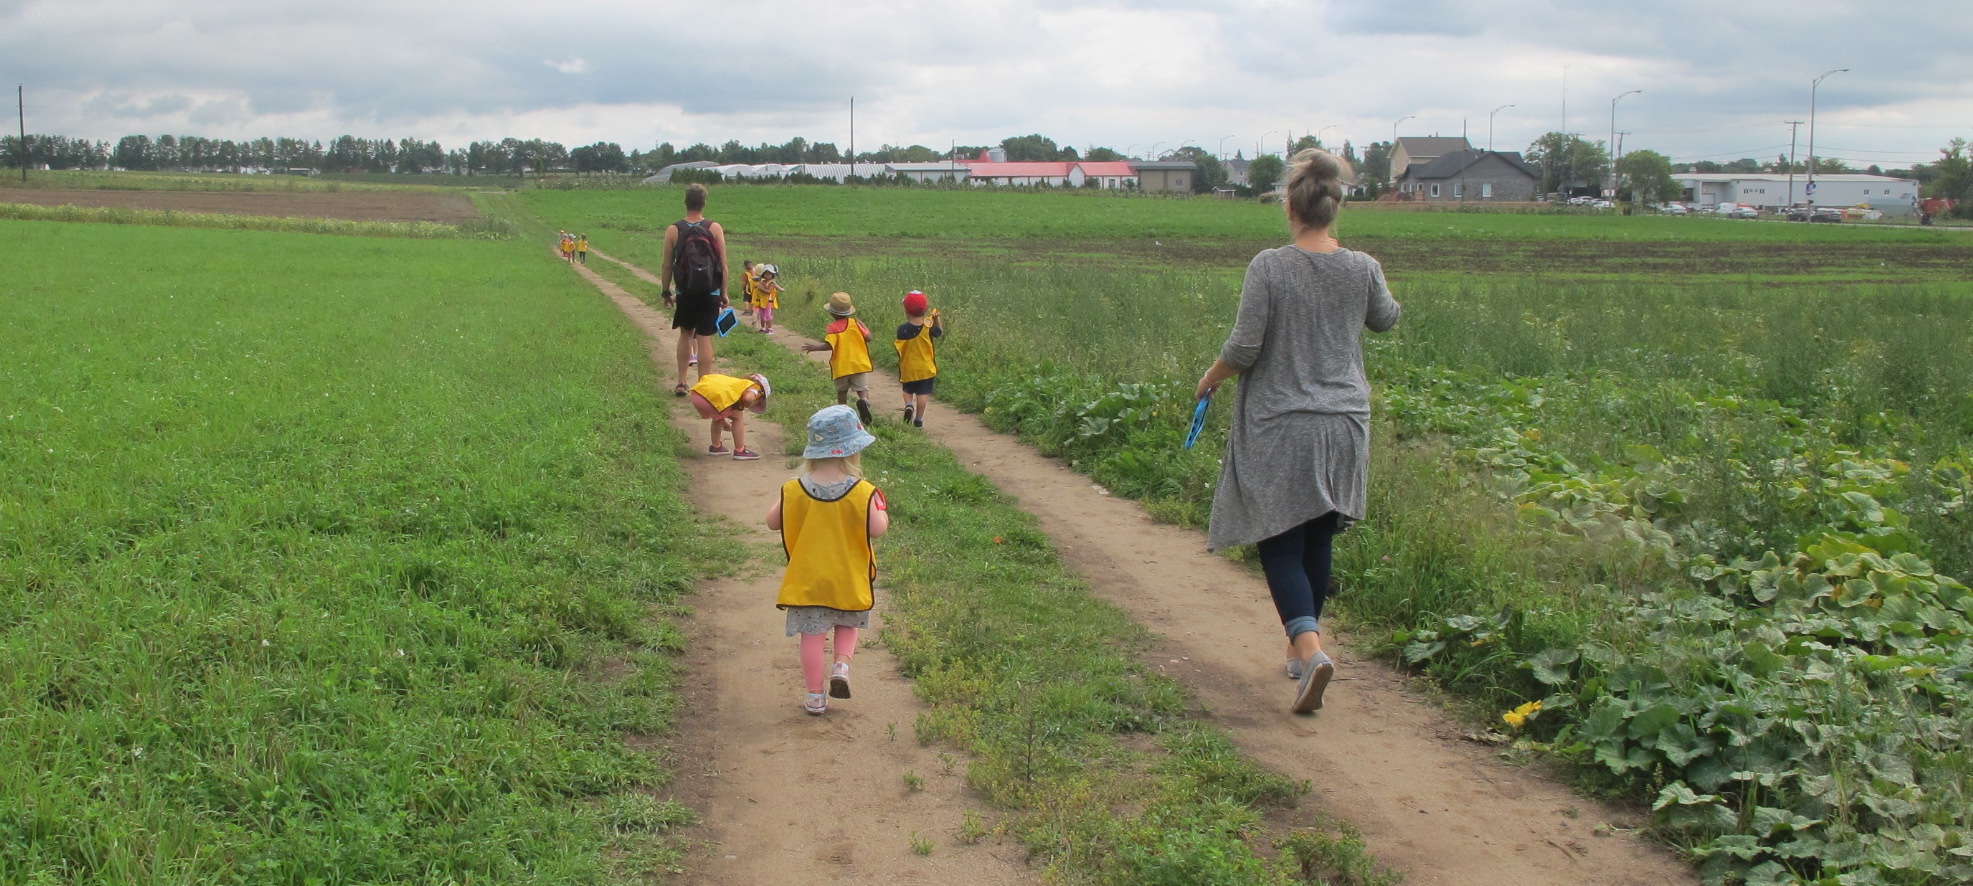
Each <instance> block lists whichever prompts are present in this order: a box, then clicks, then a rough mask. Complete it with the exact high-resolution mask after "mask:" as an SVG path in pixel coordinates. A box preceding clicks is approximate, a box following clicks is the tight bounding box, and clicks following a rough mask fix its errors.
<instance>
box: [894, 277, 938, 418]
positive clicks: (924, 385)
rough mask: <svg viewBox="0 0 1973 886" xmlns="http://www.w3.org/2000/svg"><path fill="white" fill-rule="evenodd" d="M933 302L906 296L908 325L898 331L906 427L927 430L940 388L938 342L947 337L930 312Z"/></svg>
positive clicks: (913, 294)
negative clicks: (929, 410)
mask: <svg viewBox="0 0 1973 886" xmlns="http://www.w3.org/2000/svg"><path fill="white" fill-rule="evenodd" d="M930 304H931V300H930V299H927V298H926V297H925V294H924V293H922V292H919V291H918V290H916V289H913V290H911V291H910V292H907V293H905V294H904V316H905V323H904V325H902V326H899V327H898V328H897V340H896V341H894V342H891V344H892V345H895V346H896V347H897V378H898V381H901V382H903V383H904V423H905V424H908V425H914V426H916V427H921V428H922V427H924V426H925V407H927V406H930V405H931V404H932V390H933V389H934V388H936V387H937V386H938V380H939V363H938V340H939V339H941V338H944V337H945V323H944V322H943V321H941V320H939V312H938V311H937V310H936V309H931V310H927V308H929V307H930Z"/></svg>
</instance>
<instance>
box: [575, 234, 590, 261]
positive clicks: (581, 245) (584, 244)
mask: <svg viewBox="0 0 1973 886" xmlns="http://www.w3.org/2000/svg"><path fill="white" fill-rule="evenodd" d="M575 254H576V257H577V258H580V259H582V263H583V264H585V265H586V264H589V235H588V234H577V235H575Z"/></svg>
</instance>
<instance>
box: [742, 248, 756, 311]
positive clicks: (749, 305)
mask: <svg viewBox="0 0 1973 886" xmlns="http://www.w3.org/2000/svg"><path fill="white" fill-rule="evenodd" d="M740 304H741V305H743V306H744V309H745V310H746V312H747V316H749V317H751V316H753V315H754V263H753V262H750V261H743V262H741V263H740Z"/></svg>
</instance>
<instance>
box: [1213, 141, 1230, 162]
mask: <svg viewBox="0 0 1973 886" xmlns="http://www.w3.org/2000/svg"><path fill="white" fill-rule="evenodd" d="M1232 137H1233V136H1230V135H1222V136H1220V137H1219V150H1217V151H1214V152H1213V156H1215V157H1218V158H1219V159H1220V160H1222V161H1224V160H1225V159H1226V140H1227V139H1229V138H1232Z"/></svg>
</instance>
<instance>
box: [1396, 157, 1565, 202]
mask: <svg viewBox="0 0 1973 886" xmlns="http://www.w3.org/2000/svg"><path fill="white" fill-rule="evenodd" d="M1540 185H1541V176H1539V175H1537V174H1535V171H1534V170H1533V169H1531V168H1529V167H1528V164H1527V162H1526V161H1524V160H1522V159H1521V154H1520V152H1518V151H1475V150H1471V149H1467V150H1463V151H1454V152H1452V153H1449V154H1446V155H1444V156H1441V157H1439V158H1438V159H1436V160H1433V161H1432V162H1430V163H1426V164H1423V165H1417V164H1413V165H1412V166H1411V167H1410V168H1408V169H1406V170H1405V171H1404V173H1403V174H1402V175H1400V176H1398V193H1399V194H1400V196H1399V197H1398V199H1400V200H1422V201H1425V202H1428V203H1464V202H1469V201H1494V202H1501V201H1507V202H1526V201H1529V200H1533V199H1534V198H1535V189H1536V188H1538V187H1540Z"/></svg>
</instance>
